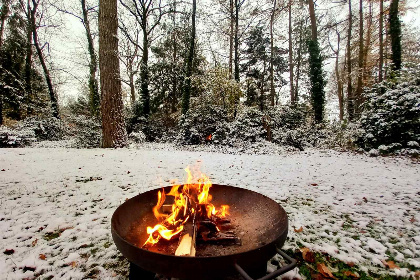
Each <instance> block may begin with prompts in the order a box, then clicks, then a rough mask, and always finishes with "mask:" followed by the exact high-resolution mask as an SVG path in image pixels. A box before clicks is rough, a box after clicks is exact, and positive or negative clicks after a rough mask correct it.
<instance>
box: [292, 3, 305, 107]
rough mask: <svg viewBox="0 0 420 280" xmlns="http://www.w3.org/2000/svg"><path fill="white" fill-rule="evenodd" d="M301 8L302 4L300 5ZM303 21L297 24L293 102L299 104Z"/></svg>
mask: <svg viewBox="0 0 420 280" xmlns="http://www.w3.org/2000/svg"><path fill="white" fill-rule="evenodd" d="M301 7H302V4H301ZM302 37H303V20H300V24H299V43H298V48H297V58H296V60H297V65H296V87H295V95H294V100H295V102H296V103H298V102H299V79H300V72H301V71H300V70H301V64H302V42H303V38H302Z"/></svg>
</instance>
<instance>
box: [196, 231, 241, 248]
mask: <svg viewBox="0 0 420 280" xmlns="http://www.w3.org/2000/svg"><path fill="white" fill-rule="evenodd" d="M201 237H202V240H203V241H204V242H206V243H230V244H238V245H239V244H241V240H240V238H239V237H237V236H236V235H235V234H234V233H233V232H227V233H224V232H217V233H213V232H208V231H207V232H202V233H201Z"/></svg>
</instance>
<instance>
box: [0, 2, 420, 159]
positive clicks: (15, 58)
mask: <svg viewBox="0 0 420 280" xmlns="http://www.w3.org/2000/svg"><path fill="white" fill-rule="evenodd" d="M114 4H115V5H117V7H116V9H117V10H116V11H114V12H115V13H116V14H115V15H114V16H116V17H117V21H116V22H114V23H113V24H114V25H112V24H111V23H110V22H109V21H108V20H105V19H104V23H103V24H104V34H106V33H108V32H111V30H113V32H114V33H113V34H114V35H112V36H116V38H117V39H118V40H117V42H113V44H111V45H108V43H106V41H107V39H104V40H103V41H101V38H103V37H105V36H107V35H103V36H101V21H100V20H101V18H100V16H99V15H100V14H99V8H100V7H99V5H98V2H95V1H62V2H60V1H54V2H51V1H47V0H38V1H28V2H27V3H25V2H24V1H12V0H5V1H3V2H2V8H1V37H0V38H1V40H0V46H1V56H0V57H1V75H0V79H1V90H0V93H1V95H0V98H1V99H0V100H1V101H0V112H1V114H0V116H1V117H0V123H1V124H2V126H1V132H0V133H1V134H0V135H1V145H2V146H5V147H6V146H22V145H28V144H30V143H31V142H34V141H35V142H36V141H40V140H53V141H56V140H65V143H66V144H65V145H68V146H72V147H101V146H102V147H118V146H127V145H130V143H131V144H132V143H142V142H144V141H147V142H167V143H175V144H177V145H178V144H180V145H185V144H193V145H200V144H214V145H217V146H230V147H231V146H234V147H240V146H241V145H242V146H243V145H253V144H255V143H260V144H262V145H264V143H266V142H267V141H268V142H272V143H275V144H278V145H281V146H288V147H292V148H295V149H300V150H303V149H304V148H305V147H317V146H324V147H330V148H331V147H340V148H345V149H352V150H359V151H365V152H370V154H372V155H376V154H390V153H398V154H406V155H411V156H416V155H417V154H418V149H417V148H418V143H419V130H418V127H419V80H418V77H419V63H420V53H419V41H420V35H419V34H420V33H419V29H418V26H416V24H410V23H408V24H405V23H404V22H403V21H402V18H403V17H404V15H406V14H407V13H410V12H412V13H415V11H416V9H418V7H417V6H416V3H415V1H413V2H412V3H411V2H410V1H391V2H389V1H374V0H371V1H354V0H353V1H337V2H333V3H329V2H328V1H324V2H323V1H317V2H316V3H314V1H303V0H302V1H296V0H294V1H292V0H290V1H280V0H276V1H266V2H264V3H262V4H261V5H260V4H257V3H254V2H252V1H245V0H242V1H241V0H231V1H222V0H220V1H217V3H215V2H212V1H207V2H206V1H204V2H203V3H196V1H193V2H192V3H189V2H188V3H186V2H180V3H178V2H177V1H175V0H174V1H166V2H165V1H152V0H150V1H135V0H132V1H128V0H127V1H123V0H121V1H119V2H118V3H114ZM69 25H70V26H71V25H77V26H78V29H75V30H78V31H77V32H79V33H80V36H79V37H78V38H79V39H78V41H77V42H78V43H72V42H74V41H71V36H72V34H71V32H73V33H74V32H75V31H71V32H69V30H71V29H69ZM108 25H112V28H113V29H112V28H109V26H108ZM105 26H107V27H105ZM66 28H67V29H66ZM105 29H106V32H105ZM77 32H76V33H77ZM58 33H61V34H63V33H64V34H65V36H66V38H68V40H69V43H68V45H67V46H66V47H65V48H64V49H71V45H72V44H73V45H74V44H76V45H79V46H80V47H79V48H78V52H79V53H78V55H77V56H78V57H77V58H74V59H72V60H68V59H67V60H65V59H64V62H62V61H61V62H60V61H59V57H60V56H58V55H57V54H55V53H56V52H57V49H58V50H60V49H59V48H58V47H57V45H61V42H60V41H58V39H55V38H54V37H57V34H58ZM108 34H109V33H108ZM115 34H118V35H115ZM73 36H75V35H73ZM109 36H111V35H109ZM101 42H102V43H101ZM109 43H110V42H109ZM54 44H55V45H54ZM101 44H102V49H104V48H107V47H110V46H112V48H114V49H113V51H114V52H116V53H117V54H118V56H117V57H116V58H114V60H112V59H111V58H110V57H108V56H106V55H105V53H103V59H101ZM53 49H55V51H53ZM61 52H65V51H61ZM104 52H106V51H104ZM68 53H70V56H72V57H75V56H76V54H75V53H74V52H68ZM115 59H118V61H117V60H115ZM101 61H102V62H103V63H102V66H101V63H100V62H101ZM73 66H75V67H73ZM101 67H102V68H101ZM110 68H112V69H110ZM101 69H102V71H100V70H101ZM108 76H109V77H108ZM69 77H72V78H73V79H71V78H69ZM112 77H114V78H115V79H114V83H111V80H110V79H112ZM117 77H118V78H117ZM76 79H77V80H76ZM68 80H69V81H70V82H67V84H66V81H68ZM107 81H108V82H109V84H108V83H107ZM69 83H70V84H69ZM107 85H108V86H109V87H110V88H109V89H107V88H104V86H105V87H106V86H107ZM108 90H111V91H112V92H108ZM69 92H71V93H69ZM108 95H110V96H109V97H108ZM108 100H109V101H108ZM111 123H112V124H111ZM112 135H114V136H112ZM70 139H71V140H70ZM15 140H16V141H15ZM379 147H380V148H379Z"/></svg>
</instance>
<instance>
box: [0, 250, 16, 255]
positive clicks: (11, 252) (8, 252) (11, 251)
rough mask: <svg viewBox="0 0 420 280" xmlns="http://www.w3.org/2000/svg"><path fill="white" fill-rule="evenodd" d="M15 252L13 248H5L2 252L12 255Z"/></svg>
mask: <svg viewBox="0 0 420 280" xmlns="http://www.w3.org/2000/svg"><path fill="white" fill-rule="evenodd" d="M14 253H15V250H13V249H6V250H5V251H4V252H3V254H5V255H12V254H14Z"/></svg>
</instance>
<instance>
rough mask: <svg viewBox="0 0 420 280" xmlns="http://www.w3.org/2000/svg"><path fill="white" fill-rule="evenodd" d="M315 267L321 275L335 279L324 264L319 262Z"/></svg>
mask: <svg viewBox="0 0 420 280" xmlns="http://www.w3.org/2000/svg"><path fill="white" fill-rule="evenodd" d="M316 268H317V269H318V271H319V273H321V274H322V276H324V277H328V278H330V279H336V278H335V277H334V275H333V274H332V273H331V271H330V270H329V268H328V267H327V266H326V265H325V264H323V263H319V264H317V266H316Z"/></svg>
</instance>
